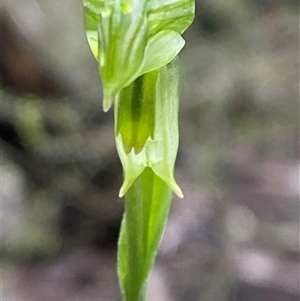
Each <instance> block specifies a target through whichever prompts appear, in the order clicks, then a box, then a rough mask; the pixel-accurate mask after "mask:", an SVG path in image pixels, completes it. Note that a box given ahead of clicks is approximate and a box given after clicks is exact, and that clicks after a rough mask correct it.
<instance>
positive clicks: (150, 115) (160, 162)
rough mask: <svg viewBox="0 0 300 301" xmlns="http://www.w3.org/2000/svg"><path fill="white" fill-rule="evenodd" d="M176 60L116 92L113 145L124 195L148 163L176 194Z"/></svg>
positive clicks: (177, 190) (177, 83) (180, 194)
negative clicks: (117, 159) (122, 175)
mask: <svg viewBox="0 0 300 301" xmlns="http://www.w3.org/2000/svg"><path fill="white" fill-rule="evenodd" d="M177 65H178V64H177V60H174V61H172V62H171V63H170V64H168V65H167V66H164V67H162V68H160V69H158V70H155V71H152V72H149V73H146V74H144V75H142V76H141V77H139V78H138V79H137V80H135V81H134V82H133V83H132V84H131V85H129V86H128V87H126V88H125V89H123V90H122V91H121V93H120V94H119V96H118V98H117V100H116V104H115V120H116V127H115V136H116V146H117V150H118V153H119V157H120V160H121V162H122V165H123V170H124V183H123V186H122V187H121V190H120V196H123V195H124V194H125V193H126V192H127V190H128V189H129V188H130V186H131V185H132V183H133V182H134V181H135V179H136V178H137V177H138V176H139V175H140V174H141V173H142V172H143V170H144V169H145V167H147V166H149V167H150V168H151V169H152V170H153V171H154V173H155V174H156V175H157V176H159V177H160V178H161V179H162V180H163V181H165V182H166V183H167V184H168V186H169V187H170V188H171V189H172V190H173V191H174V192H175V193H176V194H177V195H178V196H179V197H183V194H182V191H181V189H180V188H179V186H178V185H177V183H176V181H175V179H174V176H173V173H174V165H175V159H176V155H177V149H178V141H179V137H178V104H179V77H178V66H177Z"/></svg>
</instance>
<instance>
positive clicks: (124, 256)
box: [118, 167, 171, 301]
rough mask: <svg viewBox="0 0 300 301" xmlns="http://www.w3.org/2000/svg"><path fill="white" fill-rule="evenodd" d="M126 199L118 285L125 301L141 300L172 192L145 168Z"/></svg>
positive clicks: (119, 253) (121, 235)
mask: <svg viewBox="0 0 300 301" xmlns="http://www.w3.org/2000/svg"><path fill="white" fill-rule="evenodd" d="M125 200H126V201H125V215H124V219H123V222H122V227H121V233H120V239H119V252H118V274H119V279H120V286H121V289H122V292H123V295H124V297H125V300H126V301H142V300H144V298H145V290H146V286H147V284H146V280H147V277H148V274H149V271H150V269H151V267H152V265H153V262H154V259H155V255H156V252H157V248H158V245H159V242H160V239H161V234H162V232H163V229H164V226H165V223H166V221H167V216H168V212H169V208H170V204H171V191H170V189H169V187H168V186H167V185H166V184H165V182H164V181H163V180H161V179H160V177H158V176H157V175H155V173H154V172H153V171H152V170H151V168H149V167H147V168H145V169H144V171H143V173H142V174H141V175H140V177H138V179H137V180H136V181H135V182H134V184H133V185H132V187H131V188H130V189H129V190H128V192H127V194H126V197H125Z"/></svg>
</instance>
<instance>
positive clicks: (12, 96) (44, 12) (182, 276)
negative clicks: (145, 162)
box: [0, 0, 300, 301]
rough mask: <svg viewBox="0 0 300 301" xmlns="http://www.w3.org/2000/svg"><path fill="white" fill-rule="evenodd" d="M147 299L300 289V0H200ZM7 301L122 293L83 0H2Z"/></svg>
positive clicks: (290, 300)
mask: <svg viewBox="0 0 300 301" xmlns="http://www.w3.org/2000/svg"><path fill="white" fill-rule="evenodd" d="M196 4H197V5H196V19H195V21H194V23H193V25H192V26H191V28H190V29H189V30H188V31H187V32H186V33H185V39H186V42H187V43H186V46H185V48H184V50H183V51H182V54H181V55H180V56H181V65H182V70H181V72H182V101H181V110H180V131H181V141H180V150H179V154H178V161H177V169H176V175H177V178H178V182H179V183H180V185H181V187H182V188H183V191H184V193H185V198H184V199H183V200H179V199H177V198H176V197H175V198H174V202H173V206H172V210H171V214H170V219H169V223H168V225H167V228H166V231H165V235H164V239H163V241H162V244H161V248H160V252H159V254H158V258H157V262H156V265H155V268H154V269H153V272H152V275H151V278H150V281H149V301H253V300H256V301H297V300H299V269H300V261H299V259H300V253H299V1H297V0H224V1H217V0H198V1H196ZM0 26H1V30H0V35H1V43H0V47H1V56H0V69H1V99H0V100H1V119H0V138H1V140H0V143H1V150H0V151H1V206H2V207H1V211H2V212H1V226H2V228H1V231H2V233H1V234H2V238H1V255H2V256H1V257H2V260H1V269H2V273H1V276H2V277H1V282H2V284H1V285H2V292H1V293H2V300H3V301H57V300H62V301H94V300H95V301H96V300H97V301H100V300H105V301H107V300H112V301H120V300H121V297H120V293H119V288H118V282H117V275H116V244H117V237H118V231H119V225H120V221H121V217H122V212H123V200H122V199H119V198H118V189H119V187H120V185H121V183H122V170H121V166H120V162H119V160H118V157H117V154H116V151H115V146H114V136H113V116H112V112H109V113H106V114H104V113H103V112H102V111H101V105H102V104H101V98H102V93H101V83H100V79H99V75H98V70H97V64H96V62H95V60H94V58H93V57H92V54H91V53H90V51H89V48H88V45H87V42H86V39H85V33H84V28H83V12H82V3H81V1H80V0H77V1H71V0H65V1H59V0H2V4H1V21H0Z"/></svg>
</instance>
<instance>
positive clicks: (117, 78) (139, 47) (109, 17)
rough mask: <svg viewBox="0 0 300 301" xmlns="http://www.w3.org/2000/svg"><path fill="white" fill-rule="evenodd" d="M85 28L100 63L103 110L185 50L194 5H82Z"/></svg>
mask: <svg viewBox="0 0 300 301" xmlns="http://www.w3.org/2000/svg"><path fill="white" fill-rule="evenodd" d="M84 8H85V16H86V20H85V27H86V30H87V38H88V42H89V44H90V48H91V50H92V52H93V54H94V56H95V58H96V59H97V60H98V61H99V70H100V74H101V79H102V84H103V109H104V111H108V110H109V109H110V107H111V105H112V103H113V101H114V99H115V97H116V96H117V94H118V93H119V92H120V91H121V90H122V89H123V88H125V87H126V86H128V85H129V84H131V83H132V82H133V81H134V80H135V79H137V78H138V77H140V76H141V75H143V74H145V73H147V72H151V71H153V70H156V69H159V68H160V67H163V66H165V65H166V64H168V63H169V62H170V61H172V60H173V59H174V57H175V56H176V55H177V54H178V53H179V52H180V50H181V49H182V47H183V46H184V44H185V41H184V40H183V38H182V37H181V34H182V33H183V32H184V31H185V30H186V28H187V27H188V26H189V25H190V24H191V22H192V20H193V18H194V1H193V0H168V1H157V0H106V1H105V0H85V1H84Z"/></svg>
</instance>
